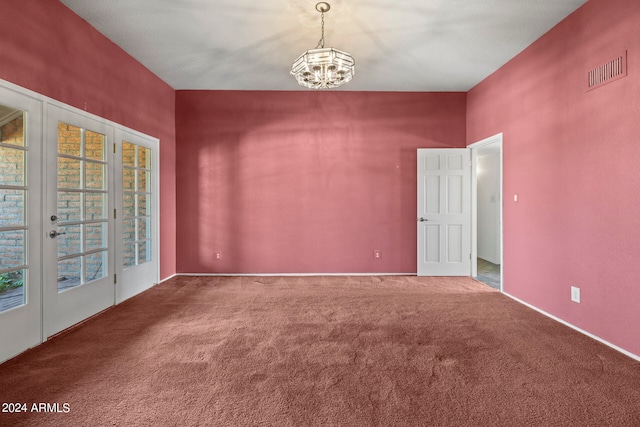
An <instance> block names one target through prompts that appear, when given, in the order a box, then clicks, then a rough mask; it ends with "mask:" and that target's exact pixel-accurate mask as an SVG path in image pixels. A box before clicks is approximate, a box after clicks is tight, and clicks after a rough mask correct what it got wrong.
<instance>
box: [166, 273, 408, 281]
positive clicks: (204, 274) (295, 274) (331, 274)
mask: <svg viewBox="0 0 640 427" xmlns="http://www.w3.org/2000/svg"><path fill="white" fill-rule="evenodd" d="M416 275H417V273H415V272H413V273H176V274H174V275H173V276H171V277H175V276H187V277H189V276H206V277H209V276H211V277H225V276H226V277H243V276H246V277H259V276H266V277H277V276H286V277H318V276H416ZM165 280H169V279H165Z"/></svg>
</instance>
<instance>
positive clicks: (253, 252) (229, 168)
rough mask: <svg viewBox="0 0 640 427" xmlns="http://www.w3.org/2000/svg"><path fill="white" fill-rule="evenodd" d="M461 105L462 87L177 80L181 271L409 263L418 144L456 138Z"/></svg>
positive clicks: (460, 134)
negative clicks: (291, 87)
mask: <svg viewBox="0 0 640 427" xmlns="http://www.w3.org/2000/svg"><path fill="white" fill-rule="evenodd" d="M465 106H466V94H464V93H370V92H344V91H337V92H317V91H298V92H215V91H214V92H210V91H209V92H207V91H178V92H177V95H176V111H177V116H176V124H177V126H176V127H177V142H178V146H179V147H180V150H179V151H178V153H177V185H178V188H179V192H178V195H177V201H178V218H179V222H178V226H177V227H178V228H177V231H178V233H177V236H178V237H177V240H178V260H177V268H178V272H182V273H362V272H415V271H416V149H417V148H419V147H464V145H465V108H466V107H465ZM376 249H377V250H381V251H382V259H381V260H374V259H373V251H374V250H376ZM216 251H221V252H222V259H221V260H216V259H215V252H216Z"/></svg>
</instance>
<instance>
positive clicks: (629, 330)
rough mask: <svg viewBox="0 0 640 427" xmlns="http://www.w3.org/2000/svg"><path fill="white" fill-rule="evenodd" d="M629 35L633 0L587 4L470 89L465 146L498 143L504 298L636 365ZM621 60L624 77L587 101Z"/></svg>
mask: <svg viewBox="0 0 640 427" xmlns="http://www.w3.org/2000/svg"><path fill="white" fill-rule="evenodd" d="M639 28H640V2H638V1H637V0H590V1H589V2H588V3H586V4H585V5H584V6H583V7H582V8H580V9H578V10H577V11H576V12H575V13H574V14H572V15H570V16H569V17H568V18H567V19H566V20H565V21H563V22H562V23H560V24H559V25H558V26H557V27H555V28H554V29H552V30H551V31H550V32H549V33H547V34H546V35H545V36H543V37H542V38H541V39H540V40H538V41H537V42H536V43H534V44H533V45H532V46H530V47H529V48H527V49H526V50H525V51H523V52H522V53H521V54H520V55H518V56H517V57H516V58H515V59H513V60H512V61H510V62H509V63H508V64H506V65H505V66H504V67H502V68H501V69H500V70H498V71H497V72H495V73H494V74H493V75H492V76H490V77H489V78H488V79H486V80H485V81H484V82H482V83H481V84H479V85H478V86H477V87H475V88H473V89H472V90H471V91H470V92H469V94H468V121H467V132H468V133H467V142H468V143H472V142H474V141H477V140H480V139H483V138H485V137H487V136H490V135H493V134H495V133H498V132H504V233H505V234H504V238H505V243H504V259H505V261H504V262H505V264H504V275H505V281H504V286H505V291H506V292H508V293H510V294H511V295H514V296H515V297H518V298H520V299H522V300H524V301H526V302H528V303H530V304H532V305H534V306H536V307H539V308H541V309H543V310H545V311H547V312H549V313H551V314H553V315H555V316H557V317H560V318H562V319H564V320H566V321H568V322H570V323H571V324H574V325H576V326H578V327H580V328H582V329H584V330H586V331H588V332H590V333H593V334H595V335H597V336H599V337H601V338H603V339H605V340H607V341H609V342H611V343H613V344H615V345H618V346H620V347H622V348H624V349H626V350H628V351H630V352H632V353H634V354H638V355H640V326H639V325H640V286H639V285H640V283H639V279H638V278H639V277H640V263H639V262H638V258H640V214H638V212H640V196H639V195H638V194H639V193H638V188H637V187H638V184H637V181H638V178H639V172H638V171H639V170H640V169H639V168H638V165H639V160H640V148H639V147H640V145H639V144H638V142H639V135H640V96H639V95H640V74H639V71H638V70H640V37H639V36H638V35H639V34H640V33H639V32H638V29H639ZM625 50H627V51H628V71H629V74H628V76H627V77H626V78H623V79H620V80H617V81H614V82H611V83H609V84H607V85H605V86H602V87H600V88H598V89H596V90H593V91H590V92H586V91H585V86H586V81H587V71H588V70H589V69H592V68H595V67H596V66H598V65H601V64H603V63H605V62H607V61H609V60H610V59H613V57H615V56H616V55H618V54H619V53H621V52H623V51H625ZM516 193H517V194H519V198H520V199H519V202H518V203H514V201H513V195H514V194H516ZM572 285H573V286H578V287H580V288H581V290H582V302H581V303H580V304H576V303H572V302H571V301H570V286H572Z"/></svg>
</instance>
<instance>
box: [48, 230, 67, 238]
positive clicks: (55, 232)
mask: <svg viewBox="0 0 640 427" xmlns="http://www.w3.org/2000/svg"><path fill="white" fill-rule="evenodd" d="M63 234H67V232H66V231H58V230H51V231H50V232H49V237H51V238H52V239H55V238H56V237H58V236H62V235H63Z"/></svg>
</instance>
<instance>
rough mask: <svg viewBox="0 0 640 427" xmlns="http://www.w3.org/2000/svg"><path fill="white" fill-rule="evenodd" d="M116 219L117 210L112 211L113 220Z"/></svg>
mask: <svg viewBox="0 0 640 427" xmlns="http://www.w3.org/2000/svg"><path fill="white" fill-rule="evenodd" d="M116 218H118V210H117V209H114V210H113V219H116Z"/></svg>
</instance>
